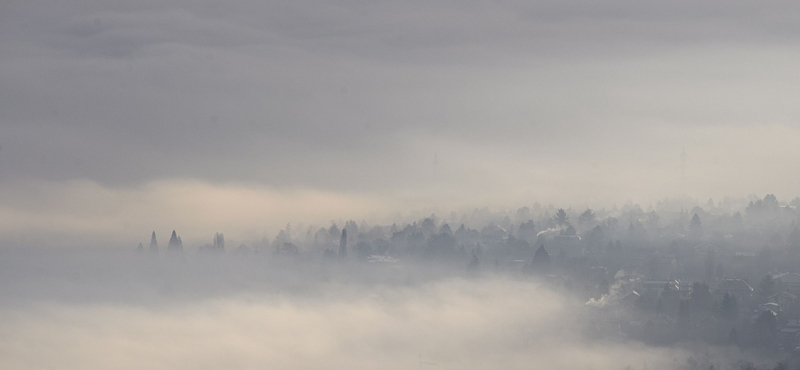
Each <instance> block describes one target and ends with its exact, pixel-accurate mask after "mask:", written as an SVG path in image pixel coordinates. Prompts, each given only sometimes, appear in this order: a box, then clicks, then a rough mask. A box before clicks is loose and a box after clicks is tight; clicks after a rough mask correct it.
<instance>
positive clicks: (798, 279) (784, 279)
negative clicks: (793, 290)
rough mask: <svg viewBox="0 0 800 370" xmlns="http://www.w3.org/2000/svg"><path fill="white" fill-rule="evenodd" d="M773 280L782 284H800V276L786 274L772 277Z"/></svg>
mask: <svg viewBox="0 0 800 370" xmlns="http://www.w3.org/2000/svg"><path fill="white" fill-rule="evenodd" d="M772 279H773V280H778V281H780V282H781V283H800V274H797V273H788V272H784V273H781V274H775V275H772Z"/></svg>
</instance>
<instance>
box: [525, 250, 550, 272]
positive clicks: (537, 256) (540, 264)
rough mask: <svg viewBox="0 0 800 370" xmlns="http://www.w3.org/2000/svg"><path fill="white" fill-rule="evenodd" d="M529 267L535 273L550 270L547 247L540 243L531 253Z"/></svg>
mask: <svg viewBox="0 0 800 370" xmlns="http://www.w3.org/2000/svg"><path fill="white" fill-rule="evenodd" d="M530 267H531V270H532V271H533V272H535V273H537V274H546V273H547V272H549V271H550V254H549V253H547V249H544V244H542V245H540V246H539V249H537V250H536V253H534V254H533V260H532V261H531V265H530Z"/></svg>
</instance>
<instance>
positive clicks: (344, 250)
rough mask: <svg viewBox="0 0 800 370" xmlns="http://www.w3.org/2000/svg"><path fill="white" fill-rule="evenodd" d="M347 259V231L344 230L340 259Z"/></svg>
mask: <svg viewBox="0 0 800 370" xmlns="http://www.w3.org/2000/svg"><path fill="white" fill-rule="evenodd" d="M345 257H347V229H342V237H341V238H340V239H339V258H345Z"/></svg>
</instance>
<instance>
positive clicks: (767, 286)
mask: <svg viewBox="0 0 800 370" xmlns="http://www.w3.org/2000/svg"><path fill="white" fill-rule="evenodd" d="M773 294H775V280H773V279H772V276H769V275H767V276H764V278H763V279H761V281H760V282H759V283H758V295H759V297H761V300H762V301H766V300H767V298H769V297H770V296H772V295H773Z"/></svg>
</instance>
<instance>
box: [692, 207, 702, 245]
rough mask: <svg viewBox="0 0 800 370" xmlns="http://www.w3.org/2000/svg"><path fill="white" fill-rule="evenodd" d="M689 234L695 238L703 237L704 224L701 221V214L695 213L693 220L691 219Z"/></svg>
mask: <svg viewBox="0 0 800 370" xmlns="http://www.w3.org/2000/svg"><path fill="white" fill-rule="evenodd" d="M689 234H690V235H691V236H692V237H693V238H698V239H699V238H701V237H703V224H702V223H701V222H700V216H699V215H698V214H697V213H695V214H694V216H692V220H691V221H689Z"/></svg>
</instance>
